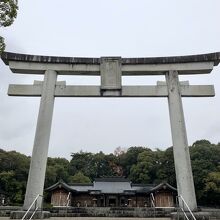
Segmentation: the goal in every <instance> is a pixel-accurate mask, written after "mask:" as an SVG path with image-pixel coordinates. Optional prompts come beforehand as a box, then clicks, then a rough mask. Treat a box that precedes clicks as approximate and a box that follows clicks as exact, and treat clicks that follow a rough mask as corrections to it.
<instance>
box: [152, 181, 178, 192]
mask: <svg viewBox="0 0 220 220" xmlns="http://www.w3.org/2000/svg"><path fill="white" fill-rule="evenodd" d="M167 188H168V189H170V190H172V191H174V192H176V191H177V189H176V188H174V187H173V186H171V185H170V184H169V183H166V182H164V183H160V184H159V185H157V186H155V187H153V188H152V189H151V190H149V191H148V193H152V192H155V191H158V190H160V189H167Z"/></svg>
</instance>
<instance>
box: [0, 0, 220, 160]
mask: <svg viewBox="0 0 220 220" xmlns="http://www.w3.org/2000/svg"><path fill="white" fill-rule="evenodd" d="M219 10H220V1H219V0H209V1H205V0H204V1H202V0H179V1H177V0H166V1H164V0H92V1H91V0H80V1H77V0H62V1H60V0H47V1H45V0H20V1H19V11H18V17H17V19H16V20H15V22H14V24H13V25H12V26H10V27H8V28H4V29H3V28H1V35H3V36H4V37H5V41H6V44H7V47H6V50H7V51H10V52H15V53H27V54H37V55H52V56H72V57H78V56H80V57H101V56H122V57H150V56H154V57H155V56H173V55H190V54H201V53H210V52H218V51H220V28H219V22H220V13H219ZM0 72H1V80H0V99H1V102H0V124H1V125H0V148H3V149H4V150H16V151H19V152H22V153H25V154H27V155H31V152H32V146H33V141H34V134H35V129H36V122H37V115H38V110H39V101H40V99H39V98H35V97H29V98H23V97H8V96H7V88H8V85H9V84H10V83H18V84H25V83H26V84H27V83H28V84H30V83H33V80H34V79H42V76H32V75H20V74H13V73H12V72H11V71H10V70H9V68H8V67H7V66H5V65H4V63H3V62H2V61H0ZM59 80H66V81H67V84H94V85H96V84H99V83H100V80H99V78H98V77H89V78H85V77H59ZM157 80H164V77H162V76H161V77H137V78H135V77H123V84H124V85H125V84H136V85H137V84H140V85H150V84H156V81H157ZM181 80H189V81H190V83H191V84H214V86H215V91H216V96H215V97H214V98H185V99H183V106H184V113H185V119H186V126H187V133H188V141H189V144H190V145H191V144H192V143H193V142H194V141H196V140H199V139H208V140H210V141H211V142H213V143H218V142H220V67H215V68H214V70H213V71H212V73H211V74H207V75H196V76H187V77H181ZM171 145H172V140H171V132H170V122H169V112H168V104H167V99H166V98H154V99H152V98H139V99H138V98H133V99H110V98H109V99H94V98H90V99H88V98H57V99H56V101H55V108H54V115H53V124H52V132H51V139H50V149H49V156H52V157H55V156H56V157H66V158H68V159H69V158H70V154H71V153H72V152H78V151H80V150H83V151H89V152H99V151H100V150H102V151H103V152H105V153H110V152H113V151H114V149H115V148H116V147H119V146H121V147H122V148H124V147H126V148H128V147H130V146H145V147H150V148H152V149H155V148H160V149H165V148H167V147H169V146H171Z"/></svg>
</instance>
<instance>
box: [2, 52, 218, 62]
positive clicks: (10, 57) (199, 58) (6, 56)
mask: <svg viewBox="0 0 220 220" xmlns="http://www.w3.org/2000/svg"><path fill="white" fill-rule="evenodd" d="M1 59H2V60H3V61H4V63H5V64H6V65H8V63H9V61H20V62H35V63H55V64H100V62H101V58H87V57H59V56H41V55H29V54H19V53H11V52H3V53H2V54H1ZM121 62H122V64H170V63H191V62H214V65H218V64H219V62H220V52H215V53H207V54H198V55H188V56H168V57H139V58H122V59H121Z"/></svg>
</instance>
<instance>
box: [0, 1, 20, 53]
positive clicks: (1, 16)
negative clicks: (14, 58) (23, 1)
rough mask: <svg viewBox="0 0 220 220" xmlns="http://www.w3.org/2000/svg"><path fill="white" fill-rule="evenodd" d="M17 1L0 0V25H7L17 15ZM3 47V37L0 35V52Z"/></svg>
mask: <svg viewBox="0 0 220 220" xmlns="http://www.w3.org/2000/svg"><path fill="white" fill-rule="evenodd" d="M17 10H18V1H17V0H1V1H0V27H8V26H10V25H11V24H12V23H13V22H14V19H15V18H16V17H17ZM4 49H5V43H4V38H3V37H2V36H0V54H1V52H3V51H4Z"/></svg>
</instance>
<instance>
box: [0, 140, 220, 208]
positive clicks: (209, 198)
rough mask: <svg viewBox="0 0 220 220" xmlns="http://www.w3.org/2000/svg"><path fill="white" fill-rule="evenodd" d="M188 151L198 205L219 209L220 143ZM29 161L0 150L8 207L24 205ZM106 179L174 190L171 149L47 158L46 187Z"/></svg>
mask: <svg viewBox="0 0 220 220" xmlns="http://www.w3.org/2000/svg"><path fill="white" fill-rule="evenodd" d="M189 149H190V155H191V163H192V170H193V176H194V183H195V189H196V195H197V200H198V204H199V205H206V206H220V143H218V144H211V143H210V142H209V141H207V140H199V141H196V142H195V143H194V144H193V145H192V146H190V147H189ZM30 159H31V158H30V157H28V156H26V155H23V154H20V153H18V152H15V151H4V150H2V149H0V193H1V192H5V193H6V194H7V196H8V198H9V200H8V203H10V204H11V205H19V204H22V203H23V200H24V194H25V188H26V181H27V177H28V171H29V165H30ZM105 176H124V177H127V178H129V179H130V180H131V181H132V182H133V183H147V184H151V183H152V184H159V183H161V182H168V183H169V184H171V185H172V186H174V187H176V178H175V168H174V158H173V148H172V147H169V148H167V149H166V150H160V149H156V150H151V149H150V148H147V147H141V146H135V147H130V148H128V149H127V150H125V149H122V148H120V147H118V148H116V150H115V151H114V153H111V154H104V153H103V152H102V151H100V152H99V153H90V152H85V151H80V152H78V153H72V154H71V160H70V161H68V160H67V159H65V158H51V157H49V158H48V162H47V170H46V179H45V188H47V187H49V186H51V185H53V184H54V183H56V182H57V181H59V180H60V179H62V180H63V181H65V182H66V183H89V182H92V181H93V180H94V179H95V178H100V177H105Z"/></svg>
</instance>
